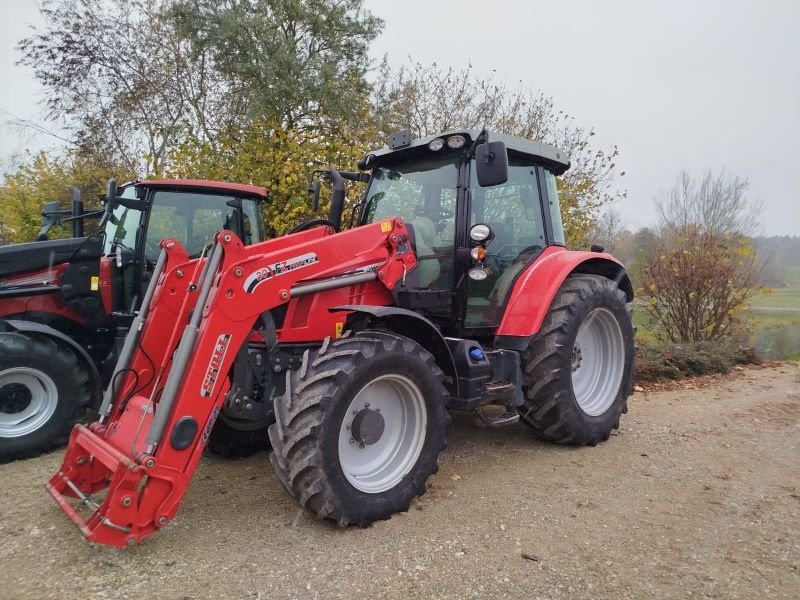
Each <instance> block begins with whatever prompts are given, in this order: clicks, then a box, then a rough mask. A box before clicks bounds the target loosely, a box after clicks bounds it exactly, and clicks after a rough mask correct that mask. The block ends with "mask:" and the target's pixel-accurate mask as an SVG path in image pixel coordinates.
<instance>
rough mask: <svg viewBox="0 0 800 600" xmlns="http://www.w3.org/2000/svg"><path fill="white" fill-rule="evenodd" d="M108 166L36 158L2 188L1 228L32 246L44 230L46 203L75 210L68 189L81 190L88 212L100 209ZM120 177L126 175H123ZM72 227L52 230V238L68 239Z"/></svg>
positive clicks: (14, 239)
mask: <svg viewBox="0 0 800 600" xmlns="http://www.w3.org/2000/svg"><path fill="white" fill-rule="evenodd" d="M109 172H113V169H111V168H110V167H109V166H108V165H103V164H98V163H95V162H93V161H92V160H90V159H87V158H86V157H83V156H81V155H79V154H75V153H72V154H68V155H66V156H65V157H57V156H49V155H47V154H45V153H44V152H42V153H40V154H37V155H35V156H33V157H32V158H31V159H30V160H29V161H28V162H26V163H24V164H23V165H21V166H20V167H19V168H18V169H17V170H16V171H15V172H14V173H10V174H7V175H6V177H5V185H4V186H3V187H2V188H0V228H2V233H3V236H4V237H5V238H7V239H8V241H10V242H16V243H19V242H31V241H33V240H34V239H35V238H36V235H37V233H38V232H39V229H40V228H41V226H42V216H41V212H42V209H43V208H44V205H45V203H47V202H51V201H54V200H58V201H59V202H60V203H61V208H62V209H63V210H68V209H70V208H71V204H70V199H71V197H70V193H69V191H68V190H67V186H69V185H74V186H76V187H78V188H79V189H80V190H81V197H82V198H83V200H84V206H85V208H86V210H92V209H94V208H98V207H99V196H100V194H102V192H103V191H104V190H105V185H106V181H107V177H108V175H107V174H108V173H109ZM119 175H120V176H123V177H124V175H125V173H124V172H119ZM70 233H71V228H70V227H68V226H65V227H62V228H58V227H54V228H53V229H52V230H51V233H50V237H51V238H56V237H66V236H68V235H69V234H70Z"/></svg>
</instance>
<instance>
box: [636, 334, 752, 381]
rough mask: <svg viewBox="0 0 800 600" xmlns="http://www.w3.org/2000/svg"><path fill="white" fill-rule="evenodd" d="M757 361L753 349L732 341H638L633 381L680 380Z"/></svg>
mask: <svg viewBox="0 0 800 600" xmlns="http://www.w3.org/2000/svg"><path fill="white" fill-rule="evenodd" d="M758 362H760V358H759V356H758V353H757V352H756V350H755V349H754V348H750V347H745V346H742V345H740V344H739V343H738V342H736V341H735V340H732V339H729V340H725V342H724V343H720V342H719V341H717V342H708V341H701V342H688V343H684V344H665V345H653V344H641V343H640V346H639V353H638V355H637V356H636V374H635V379H636V381H658V380H662V379H682V378H684V377H694V376H697V375H709V374H711V373H727V372H728V371H730V370H731V369H732V368H733V367H734V366H736V365H740V364H755V363H758Z"/></svg>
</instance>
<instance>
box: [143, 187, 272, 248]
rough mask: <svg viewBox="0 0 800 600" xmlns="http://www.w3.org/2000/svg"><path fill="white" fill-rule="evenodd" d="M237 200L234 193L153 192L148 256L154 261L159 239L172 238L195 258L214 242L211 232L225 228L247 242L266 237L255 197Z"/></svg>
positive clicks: (147, 240) (213, 233)
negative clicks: (253, 198)
mask: <svg viewBox="0 0 800 600" xmlns="http://www.w3.org/2000/svg"><path fill="white" fill-rule="evenodd" d="M238 202H239V201H238V200H237V199H236V198H235V197H233V196H222V195H216V194H200V193H187V192H169V191H159V192H156V194H155V197H154V200H153V206H152V208H151V210H150V223H149V226H148V229H147V239H146V241H145V254H146V256H147V259H148V260H150V261H155V260H156V258H157V257H158V253H159V242H160V241H161V240H162V239H164V238H168V237H171V238H175V239H177V240H178V241H179V242H181V244H183V246H184V247H185V248H186V251H187V252H188V253H189V257H190V258H197V257H198V256H200V255H202V254H203V250H204V249H206V248H209V247H210V246H211V244H212V243H213V242H214V235H215V234H216V233H217V232H219V231H222V230H223V229H228V230H230V231H233V232H234V233H235V234H236V235H238V236H239V237H240V238H241V240H242V242H244V243H245V244H246V245H249V244H255V243H258V242H263V241H264V240H265V239H266V234H265V231H264V226H263V222H262V219H260V218H259V215H258V210H259V206H258V203H257V202H256V201H255V200H248V199H242V200H241V213H242V215H241V217H242V222H240V214H239V212H240V210H239V208H238V207H237V204H238Z"/></svg>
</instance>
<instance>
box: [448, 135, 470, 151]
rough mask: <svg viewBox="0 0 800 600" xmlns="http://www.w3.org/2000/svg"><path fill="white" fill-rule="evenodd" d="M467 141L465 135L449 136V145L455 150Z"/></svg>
mask: <svg viewBox="0 0 800 600" xmlns="http://www.w3.org/2000/svg"><path fill="white" fill-rule="evenodd" d="M466 143H467V140H465V139H464V136H463V135H453V136H450V137H449V138H447V145H448V147H450V148H452V149H453V150H455V149H456V148H461V146H463V145H464V144H466Z"/></svg>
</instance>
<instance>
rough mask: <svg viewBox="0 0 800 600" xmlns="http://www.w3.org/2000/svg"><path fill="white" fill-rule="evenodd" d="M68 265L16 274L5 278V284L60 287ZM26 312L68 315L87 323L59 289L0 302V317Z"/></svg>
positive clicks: (79, 321)
mask: <svg viewBox="0 0 800 600" xmlns="http://www.w3.org/2000/svg"><path fill="white" fill-rule="evenodd" d="M68 266H69V265H68V264H67V263H62V264H59V265H53V266H52V267H51V268H49V269H43V270H41V271H35V272H33V273H23V274H21V275H14V276H12V277H8V278H7V279H4V280H3V285H4V286H7V287H14V286H20V287H27V286H30V287H35V286H37V285H41V286H42V287H44V286H54V287H58V286H60V285H61V276H62V275H63V274H64V271H66V270H67V267H68ZM26 313H48V314H52V315H57V316H59V317H66V318H67V319H71V320H73V321H75V322H77V323H80V324H84V323H85V319H84V318H83V317H82V316H81V315H79V314H78V313H76V312H75V311H73V310H70V309H69V308H67V306H66V304H65V303H64V299H63V297H62V296H61V294H60V293H58V292H57V291H54V292H52V293H48V294H31V295H29V296H17V297H9V298H4V299H3V301H2V302H0V317H12V316H17V315H24V314H26Z"/></svg>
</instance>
